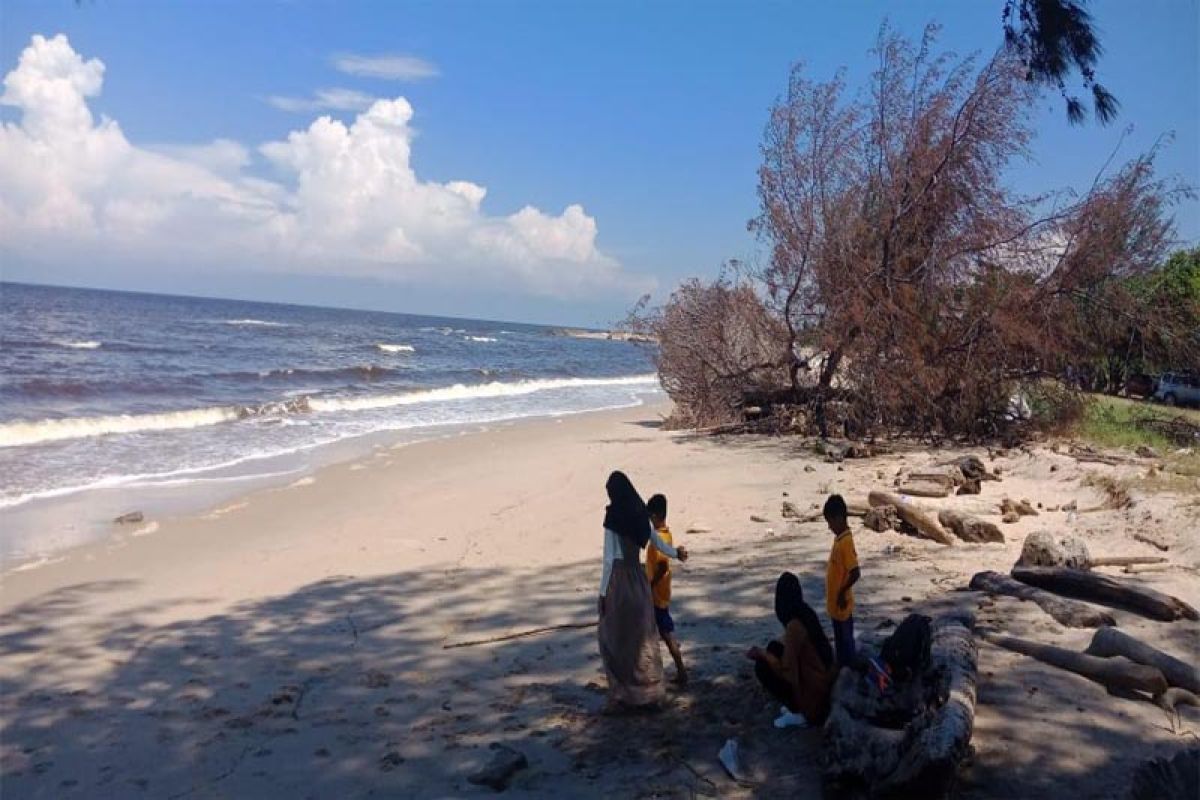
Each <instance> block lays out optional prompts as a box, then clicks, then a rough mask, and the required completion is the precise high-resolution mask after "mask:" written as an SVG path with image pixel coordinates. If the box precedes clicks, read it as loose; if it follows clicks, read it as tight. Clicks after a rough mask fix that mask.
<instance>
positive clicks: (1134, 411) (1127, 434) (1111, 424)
mask: <svg viewBox="0 0 1200 800" xmlns="http://www.w3.org/2000/svg"><path fill="white" fill-rule="evenodd" d="M1181 416H1182V417H1183V418H1184V419H1186V420H1187V421H1188V422H1191V423H1193V424H1196V425H1200V411H1197V410H1191V409H1180V408H1166V407H1164V406H1158V405H1153V404H1151V403H1145V402H1138V401H1134V400H1125V399H1123V398H1120V397H1107V396H1102V395H1095V396H1093V397H1092V398H1091V401H1090V402H1089V403H1088V404H1087V405H1086V406H1085V407H1084V410H1083V414H1082V415H1081V416H1080V417H1079V421H1078V423H1077V424H1076V426H1075V428H1074V430H1073V431H1072V433H1073V434H1074V435H1075V436H1077V437H1079V438H1080V439H1083V440H1084V441H1087V442H1089V443H1091V444H1094V445H1097V446H1099V447H1126V448H1130V449H1134V448H1137V447H1140V446H1141V445H1147V446H1149V447H1152V448H1154V449H1155V450H1156V451H1158V452H1159V453H1161V454H1164V455H1166V454H1169V453H1172V452H1173V451H1175V450H1178V449H1179V447H1180V446H1179V444H1178V443H1176V442H1172V441H1171V440H1170V439H1168V438H1167V437H1165V436H1163V435H1162V434H1161V433H1159V432H1158V431H1155V430H1153V429H1151V428H1148V427H1145V425H1144V421H1145V420H1148V419H1162V420H1170V419H1175V418H1177V417H1181ZM1183 458H1184V460H1187V461H1195V462H1196V463H1197V466H1198V467H1200V454H1193V455H1191V456H1187V457H1183ZM1172 460H1174V459H1172ZM1188 471H1189V472H1190V469H1189V470H1188Z"/></svg>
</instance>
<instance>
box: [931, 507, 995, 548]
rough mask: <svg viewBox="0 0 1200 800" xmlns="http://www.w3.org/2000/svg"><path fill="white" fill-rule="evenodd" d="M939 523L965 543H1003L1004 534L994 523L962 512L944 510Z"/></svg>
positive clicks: (939, 515) (939, 517)
mask: <svg viewBox="0 0 1200 800" xmlns="http://www.w3.org/2000/svg"><path fill="white" fill-rule="evenodd" d="M938 522H940V523H941V524H942V527H944V528H946V529H948V530H950V531H953V533H954V535H955V536H957V537H958V538H960V539H962V540H963V541H964V542H1003V541H1004V533H1003V532H1001V530H1000V529H999V528H998V527H996V524H995V523H993V522H988V521H986V520H982V519H980V518H979V517H974V516H971V515H970V514H965V513H963V512H962V511H954V510H953V509H949V508H943V509H942V510H941V511H939V512H938Z"/></svg>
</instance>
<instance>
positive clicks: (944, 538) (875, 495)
mask: <svg viewBox="0 0 1200 800" xmlns="http://www.w3.org/2000/svg"><path fill="white" fill-rule="evenodd" d="M867 502H868V503H870V504H871V505H872V506H895V507H896V513H897V514H899V515H900V519H902V520H904V521H905V522H907V523H908V524H909V525H911V526H913V527H914V528H915V529H916V530H917V533H919V534H920V535H921V536H924V537H925V538H926V539H932V540H933V541H935V542H938V543H939V544H954V540H953V539H951V538H950V534H948V533H946V531H945V529H944V528H942V526H941V524H940V523H939V522H938V521H937V518H936V517H935V516H934V515H933V514H932V513H930V512H929V511H926V510H925V509H922V508H918V507H916V506H914V505H913V504H911V503H908V502H905V501H904V500H903V499H902V498H900V497H898V496H896V495H894V494H892V493H891V492H871V493H870V494H868V495H867Z"/></svg>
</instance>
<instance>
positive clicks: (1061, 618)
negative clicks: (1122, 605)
mask: <svg viewBox="0 0 1200 800" xmlns="http://www.w3.org/2000/svg"><path fill="white" fill-rule="evenodd" d="M970 586H971V588H972V589H974V590H975V591H978V592H987V593H988V594H1002V595H1008V596H1009V597H1016V598H1017V599H1019V600H1032V601H1033V602H1034V603H1037V604H1038V605H1039V606H1040V607H1041V609H1042V610H1043V611H1045V612H1046V613H1047V614H1049V615H1050V616H1052V617H1054V619H1056V620H1058V622H1059V623H1060V624H1062V625H1066V626H1067V627H1068V628H1099V627H1100V626H1102V625H1116V624H1117V623H1116V621H1115V620H1114V619H1113V617H1112V614H1109V613H1108V612H1107V611H1104V610H1102V609H1099V608H1096V607H1095V606H1090V605H1088V604H1087V603H1081V602H1079V601H1078V600H1069V599H1067V598H1065V597H1059V596H1058V595H1056V594H1051V593H1050V592H1046V591H1043V590H1041V589H1037V588H1034V587H1033V586H1027V585H1026V584H1024V583H1021V582H1020V581H1014V580H1013V579H1012V578H1010V577H1008V576H1007V575H1001V574H1000V573H999V572H991V571H988V572H979V573H976V574H975V576H974V577H972V578H971V584H970Z"/></svg>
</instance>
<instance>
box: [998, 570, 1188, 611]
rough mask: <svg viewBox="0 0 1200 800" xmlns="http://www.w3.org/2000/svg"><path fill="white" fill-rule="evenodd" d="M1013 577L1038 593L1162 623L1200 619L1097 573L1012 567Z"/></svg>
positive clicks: (1165, 597)
mask: <svg viewBox="0 0 1200 800" xmlns="http://www.w3.org/2000/svg"><path fill="white" fill-rule="evenodd" d="M1012 576H1013V577H1014V578H1016V579H1017V580H1019V581H1020V582H1021V583H1026V584H1029V585H1030V586H1036V587H1038V588H1039V589H1046V590H1047V591H1051V592H1054V593H1056V594H1062V595H1066V596H1068V597H1075V598H1078V599H1080V600H1088V601H1090V602H1093V603H1100V604H1101V605H1106V606H1112V607H1114V608H1124V609H1126V610H1128V611H1133V612H1134V613H1137V614H1141V615H1142V616H1144V617H1149V618H1150V619H1156V620H1160V621H1162V622H1173V621H1175V620H1177V619H1193V620H1194V619H1200V614H1197V613H1196V609H1194V608H1192V607H1191V606H1190V605H1188V604H1187V603H1185V602H1183V601H1182V600H1180V599H1179V598H1177V597H1172V596H1171V595H1169V594H1164V593H1162V592H1159V591H1156V590H1154V589H1151V588H1149V587H1147V586H1142V585H1140V584H1135V583H1129V582H1127V581H1120V580H1118V579H1117V578H1113V577H1110V576H1108V575H1101V574H1099V573H1097V572H1087V571H1085V570H1080V569H1067V568H1064V567H1013V570H1012Z"/></svg>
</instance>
